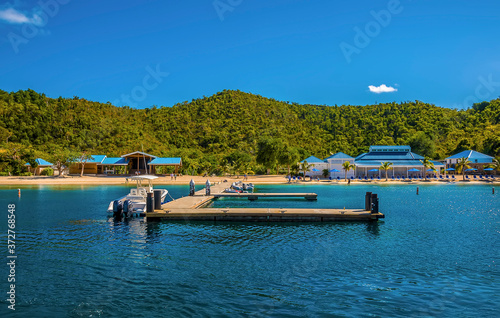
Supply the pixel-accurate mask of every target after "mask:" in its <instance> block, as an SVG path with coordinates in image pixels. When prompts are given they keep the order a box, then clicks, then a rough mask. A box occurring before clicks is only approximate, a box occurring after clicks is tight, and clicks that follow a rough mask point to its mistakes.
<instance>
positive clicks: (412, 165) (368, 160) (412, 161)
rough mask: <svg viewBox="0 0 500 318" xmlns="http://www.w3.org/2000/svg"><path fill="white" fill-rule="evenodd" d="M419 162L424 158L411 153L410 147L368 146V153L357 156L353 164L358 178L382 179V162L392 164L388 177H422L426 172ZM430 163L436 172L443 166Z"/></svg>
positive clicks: (439, 163) (434, 162)
mask: <svg viewBox="0 0 500 318" xmlns="http://www.w3.org/2000/svg"><path fill="white" fill-rule="evenodd" d="M420 160H424V157H422V156H421V155H418V154H416V153H413V152H412V151H411V147H410V146H370V150H369V152H367V153H364V154H361V155H359V156H357V157H356V159H355V160H354V164H355V165H356V176H359V177H363V176H373V175H376V176H381V177H382V174H384V176H385V171H381V170H380V166H381V165H382V163H383V162H390V163H392V165H391V168H392V169H390V170H388V171H387V174H388V176H391V175H392V176H398V175H399V176H405V177H408V176H409V175H420V176H424V175H425V174H426V173H427V171H425V169H426V168H424V166H423V165H422V162H421V161H420ZM431 162H432V163H433V164H434V168H435V169H436V170H438V171H439V169H440V168H444V166H445V165H444V164H443V163H442V162H439V161H434V160H431ZM410 170H411V171H410ZM415 170H417V171H415Z"/></svg>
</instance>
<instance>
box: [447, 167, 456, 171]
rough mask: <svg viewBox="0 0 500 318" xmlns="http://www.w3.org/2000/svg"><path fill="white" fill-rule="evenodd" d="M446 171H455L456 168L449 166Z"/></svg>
mask: <svg viewBox="0 0 500 318" xmlns="http://www.w3.org/2000/svg"><path fill="white" fill-rule="evenodd" d="M446 171H455V169H453V168H448V169H446Z"/></svg>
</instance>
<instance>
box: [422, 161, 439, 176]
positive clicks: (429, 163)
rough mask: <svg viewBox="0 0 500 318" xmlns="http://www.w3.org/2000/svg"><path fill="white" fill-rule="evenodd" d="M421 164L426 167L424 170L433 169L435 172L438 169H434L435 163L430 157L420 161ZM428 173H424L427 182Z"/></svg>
mask: <svg viewBox="0 0 500 318" xmlns="http://www.w3.org/2000/svg"><path fill="white" fill-rule="evenodd" d="M420 162H421V163H422V166H424V170H427V169H432V170H433V171H436V169H435V168H434V163H433V162H432V161H431V160H430V159H429V158H428V157H425V158H424V160H420ZM426 172H427V171H424V177H425V180H427V173H426Z"/></svg>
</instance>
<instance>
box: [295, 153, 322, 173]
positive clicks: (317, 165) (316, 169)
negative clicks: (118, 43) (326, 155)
mask: <svg viewBox="0 0 500 318" xmlns="http://www.w3.org/2000/svg"><path fill="white" fill-rule="evenodd" d="M304 161H306V162H307V164H309V165H312V167H311V168H310V169H309V171H308V172H306V175H305V176H310V177H322V176H323V170H324V169H328V163H326V162H325V161H323V160H321V159H319V158H317V157H315V156H310V157H309V158H306V159H304V160H302V161H301V162H300V165H299V166H300V167H301V168H302V164H303V163H304ZM300 172H303V171H302V169H300Z"/></svg>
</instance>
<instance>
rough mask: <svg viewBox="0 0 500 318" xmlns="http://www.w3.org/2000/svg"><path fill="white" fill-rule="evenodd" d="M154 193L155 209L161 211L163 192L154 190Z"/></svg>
mask: <svg viewBox="0 0 500 318" xmlns="http://www.w3.org/2000/svg"><path fill="white" fill-rule="evenodd" d="M153 193H154V208H155V210H161V190H153Z"/></svg>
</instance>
